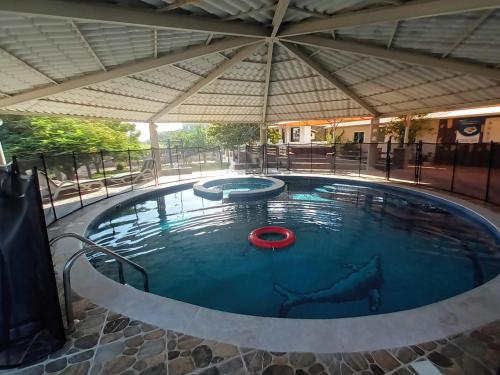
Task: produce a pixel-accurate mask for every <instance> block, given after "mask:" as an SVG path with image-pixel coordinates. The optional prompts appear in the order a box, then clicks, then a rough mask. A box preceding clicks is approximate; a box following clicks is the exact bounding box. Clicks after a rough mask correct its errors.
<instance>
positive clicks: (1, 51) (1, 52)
mask: <svg viewBox="0 0 500 375" xmlns="http://www.w3.org/2000/svg"><path fill="white" fill-rule="evenodd" d="M0 55H4V56H5V57H6V58H8V59H10V60H12V61H14V62H16V63H17V64H19V65H22V66H23V67H25V68H26V69H29V70H31V71H32V72H33V73H35V74H36V75H38V76H40V77H42V78H43V79H45V80H46V81H48V82H52V83H55V84H57V82H56V81H55V80H54V79H52V78H51V77H49V76H48V75H47V74H45V73H42V72H41V71H39V70H38V69H36V68H35V67H33V66H31V65H30V64H28V63H27V62H26V61H24V60H21V59H20V58H19V57H17V56H14V55H13V54H12V53H10V52H9V51H7V50H4V49H3V48H0ZM48 82H47V83H48Z"/></svg>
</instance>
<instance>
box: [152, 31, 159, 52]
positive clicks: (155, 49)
mask: <svg viewBox="0 0 500 375" xmlns="http://www.w3.org/2000/svg"><path fill="white" fill-rule="evenodd" d="M153 57H154V58H155V59H156V58H157V57H158V30H157V29H156V28H154V29H153Z"/></svg>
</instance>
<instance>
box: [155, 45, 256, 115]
mask: <svg viewBox="0 0 500 375" xmlns="http://www.w3.org/2000/svg"><path fill="white" fill-rule="evenodd" d="M214 44H215V43H214ZM260 46H261V43H254V44H252V45H249V46H246V47H243V48H242V49H241V50H240V51H238V52H237V53H236V54H235V55H234V56H233V57H231V59H229V60H226V61H224V62H223V63H222V64H221V65H219V66H218V67H217V68H215V69H214V70H213V71H211V72H210V74H209V75H208V76H206V77H205V78H203V79H201V80H200V81H198V82H197V83H196V84H195V85H194V86H193V87H191V88H190V89H189V90H188V91H186V92H185V93H183V94H182V95H180V96H179V97H178V98H177V99H175V100H174V101H173V102H172V103H170V104H167V105H166V106H165V107H163V108H162V109H161V110H160V111H159V112H158V113H156V114H155V115H153V116H152V117H151V118H150V119H149V121H157V120H158V119H160V118H161V117H162V116H164V115H166V114H167V113H169V112H171V111H172V110H173V109H175V108H177V107H178V106H180V105H181V104H182V103H184V102H185V101H186V100H188V99H189V98H190V97H191V96H193V95H195V94H196V93H197V92H199V91H200V90H202V89H203V88H204V87H205V86H208V85H209V84H210V83H212V82H213V81H215V80H216V79H217V78H219V77H220V76H221V75H223V74H224V73H225V72H226V71H228V70H229V69H231V68H232V67H233V66H235V65H236V64H239V63H240V62H242V61H243V60H244V59H245V58H247V57H248V56H250V55H251V54H252V53H253V52H255V50H256V49H257V48H258V47H260Z"/></svg>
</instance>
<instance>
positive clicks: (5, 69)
mask: <svg viewBox="0 0 500 375" xmlns="http://www.w3.org/2000/svg"><path fill="white" fill-rule="evenodd" d="M0 82H1V83H0V92H3V93H6V94H15V93H18V92H21V91H25V90H28V89H33V88H35V87H39V86H45V85H49V84H52V82H51V81H50V80H48V79H47V78H44V77H43V76H42V75H40V74H37V73H35V72H33V70H32V69H30V68H28V67H27V66H25V65H24V64H22V63H20V62H19V61H17V60H15V59H13V58H12V57H11V56H10V55H9V54H7V53H3V52H2V50H0Z"/></svg>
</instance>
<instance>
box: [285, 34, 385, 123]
mask: <svg viewBox="0 0 500 375" xmlns="http://www.w3.org/2000/svg"><path fill="white" fill-rule="evenodd" d="M281 45H282V46H284V47H285V48H286V49H287V50H289V51H290V52H291V53H292V54H293V55H294V56H295V57H297V58H298V59H299V60H301V61H302V62H304V63H305V64H306V65H308V66H309V67H310V68H311V69H312V70H314V71H315V72H317V73H318V74H319V75H321V76H322V77H323V78H324V79H326V80H327V81H328V82H330V83H331V84H332V85H333V86H335V87H336V88H337V89H338V90H340V91H342V92H343V93H344V94H345V95H347V96H348V97H349V98H351V99H352V100H354V101H355V102H356V103H358V104H359V105H360V106H361V107H362V108H364V109H365V110H367V111H368V112H369V113H371V114H372V115H374V116H377V115H378V112H377V111H376V110H375V109H374V108H372V107H371V106H370V105H369V104H368V103H366V102H365V101H364V100H363V99H361V98H360V97H359V96H358V95H357V94H356V93H355V92H354V91H352V90H351V89H350V88H348V87H347V86H346V85H345V84H344V83H342V82H341V81H340V80H339V79H338V78H337V77H335V76H334V75H333V74H331V73H330V72H328V71H327V70H326V69H325V68H323V67H322V66H321V65H320V64H318V63H317V62H316V61H315V60H314V59H312V58H311V57H310V56H308V55H307V54H306V53H305V52H303V51H302V50H301V49H300V48H299V47H298V46H296V45H294V44H292V43H281Z"/></svg>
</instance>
